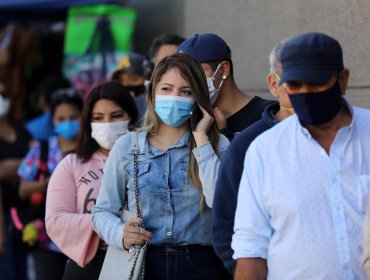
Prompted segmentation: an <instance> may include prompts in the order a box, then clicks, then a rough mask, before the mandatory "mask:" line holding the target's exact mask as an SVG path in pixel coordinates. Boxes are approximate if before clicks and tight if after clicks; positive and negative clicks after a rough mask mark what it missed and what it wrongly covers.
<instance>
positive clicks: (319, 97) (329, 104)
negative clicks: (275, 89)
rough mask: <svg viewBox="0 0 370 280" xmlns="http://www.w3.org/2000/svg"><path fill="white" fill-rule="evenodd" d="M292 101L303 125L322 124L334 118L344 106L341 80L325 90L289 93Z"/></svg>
mask: <svg viewBox="0 0 370 280" xmlns="http://www.w3.org/2000/svg"><path fill="white" fill-rule="evenodd" d="M288 96H289V99H290V102H291V103H292V106H293V108H294V111H295V113H296V114H297V116H298V119H299V121H300V123H301V124H302V125H320V124H323V123H326V122H328V121H330V120H331V119H333V118H334V117H335V115H336V114H337V113H338V112H339V110H340V108H341V106H342V94H341V88H340V85H339V82H338V81H336V82H335V84H334V85H333V86H332V87H331V88H329V89H328V90H326V91H323V92H304V93H299V94H289V95H288Z"/></svg>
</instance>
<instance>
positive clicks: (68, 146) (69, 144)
mask: <svg viewBox="0 0 370 280" xmlns="http://www.w3.org/2000/svg"><path fill="white" fill-rule="evenodd" d="M58 142H59V145H60V149H61V150H62V152H63V153H65V152H68V151H71V150H73V149H74V148H76V140H67V139H64V138H62V137H60V136H58Z"/></svg>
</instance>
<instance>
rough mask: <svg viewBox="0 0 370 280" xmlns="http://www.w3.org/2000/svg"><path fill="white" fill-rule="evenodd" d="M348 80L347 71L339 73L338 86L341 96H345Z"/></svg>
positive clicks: (345, 69)
mask: <svg viewBox="0 0 370 280" xmlns="http://www.w3.org/2000/svg"><path fill="white" fill-rule="evenodd" d="M348 80H349V70H348V69H347V68H344V69H343V70H342V71H341V72H340V73H339V78H338V82H339V86H340V89H341V94H342V95H345V94H346V91H347V88H348Z"/></svg>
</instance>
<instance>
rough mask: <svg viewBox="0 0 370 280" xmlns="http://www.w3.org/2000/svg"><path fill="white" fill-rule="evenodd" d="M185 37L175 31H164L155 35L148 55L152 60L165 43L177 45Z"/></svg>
mask: <svg viewBox="0 0 370 280" xmlns="http://www.w3.org/2000/svg"><path fill="white" fill-rule="evenodd" d="M184 41H185V38H184V37H182V36H179V35H177V34H173V33H164V34H161V35H159V36H157V37H155V38H154V39H153V41H152V44H151V45H150V48H149V51H148V55H149V58H150V59H151V60H153V59H154V57H155V56H156V55H157V52H158V50H159V48H160V47H161V46H163V45H176V46H179V45H180V44H181V43H182V42H184Z"/></svg>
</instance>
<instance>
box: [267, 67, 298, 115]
mask: <svg viewBox="0 0 370 280" xmlns="http://www.w3.org/2000/svg"><path fill="white" fill-rule="evenodd" d="M272 74H273V75H274V76H275V78H276V81H277V82H278V83H279V81H280V77H279V75H278V74H276V73H275V71H272ZM280 109H283V110H285V111H288V112H290V113H294V108H293V107H286V106H283V105H281V104H280Z"/></svg>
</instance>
